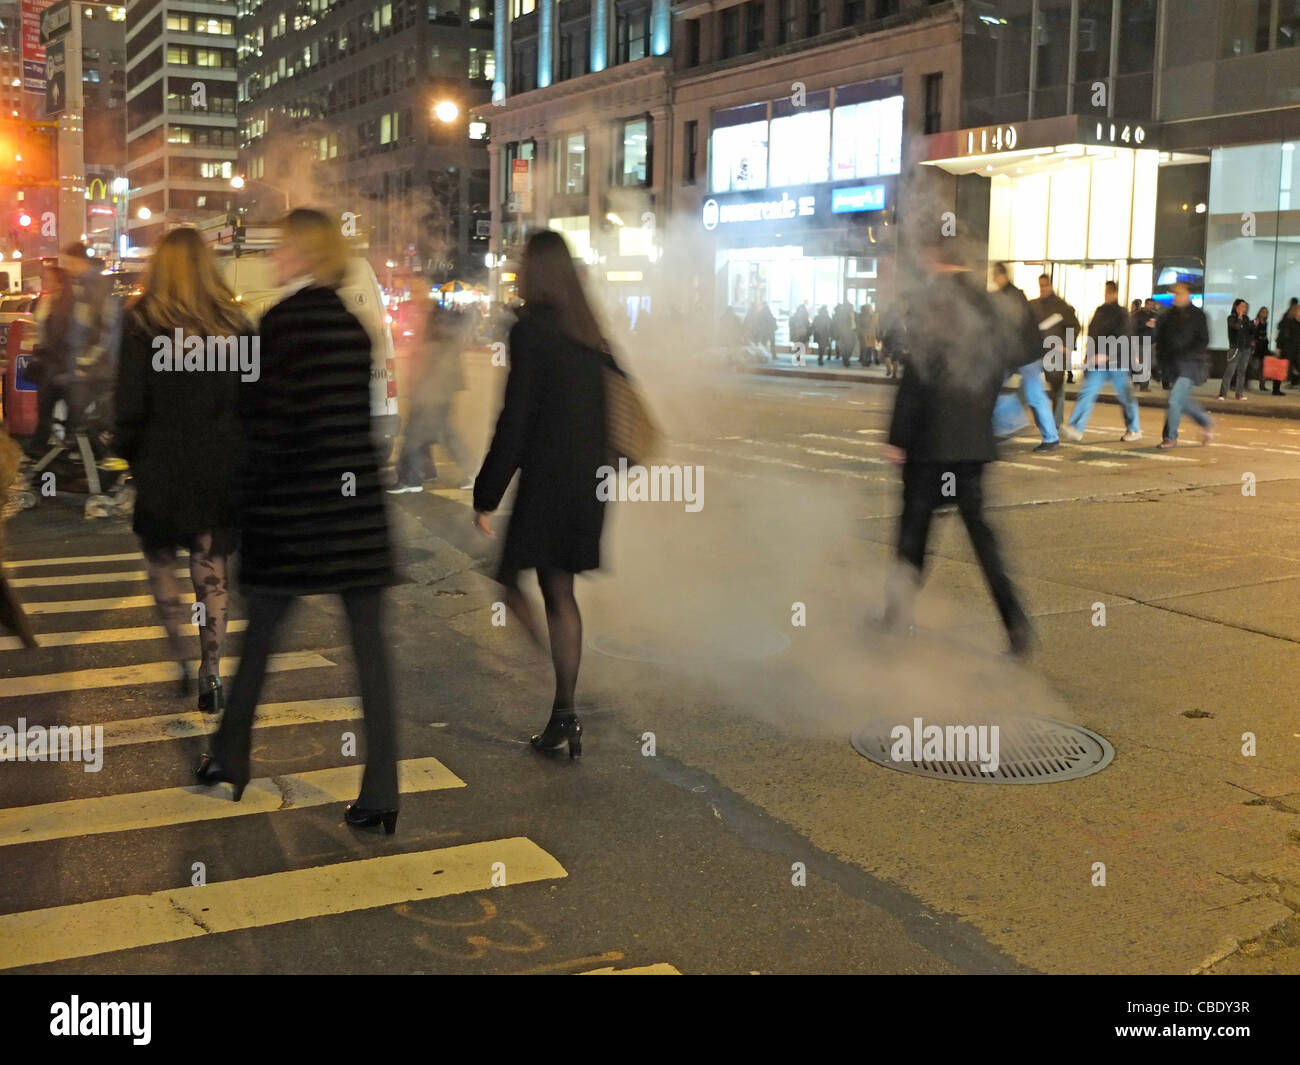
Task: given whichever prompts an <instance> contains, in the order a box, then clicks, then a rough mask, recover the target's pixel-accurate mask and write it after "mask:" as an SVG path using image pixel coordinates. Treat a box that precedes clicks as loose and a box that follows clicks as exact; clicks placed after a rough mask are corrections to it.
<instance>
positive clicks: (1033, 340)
mask: <svg viewBox="0 0 1300 1065" xmlns="http://www.w3.org/2000/svg"><path fill="white" fill-rule="evenodd" d="M993 304H994V306H995V307H997V308H998V310H999V311H1000V312H1001V314H1002V317H1003V330H1004V333H1005V335H1006V336H1007V337H1008V338H1009V343H1011V344H1017V345H1019V347H1020V353H1021V357H1023V358H1024V363H1023V364H1022V365H1021V366H1019V367H1018V370H1019V373H1020V398H1021V400H1022V401H1023V402H1024V404H1025V406H1027V407H1028V408H1029V411H1030V413H1031V414H1033V416H1034V422H1035V424H1036V425H1037V426H1038V432H1039V435H1040V436H1041V437H1042V440H1041V441H1040V442H1039V444H1038V446H1037V447H1035V448H1034V450H1035V451H1037V452H1047V451H1055V450H1056V449H1057V448H1059V447H1060V446H1061V437H1060V434H1059V433H1058V432H1057V428H1056V417H1055V415H1054V414H1053V413H1052V404H1051V401H1050V400H1049V399H1048V398H1047V392H1046V390H1045V389H1044V388H1043V357H1042V351H1043V349H1042V342H1041V341H1040V340H1039V338H1038V323H1037V322H1036V321H1035V319H1034V315H1033V312H1032V311H1031V310H1030V308H1029V300H1028V299H1026V298H1025V294H1024V292H1022V291H1021V290H1020V289H1019V288H1017V287H1016V286H1015V285H1013V284H1012V283H1011V275H1010V274H1009V273H1008V272H1007V266H1006V263H994V264H993ZM1008 354H1010V353H1008ZM1017 424H1019V423H1018V422H1017Z"/></svg>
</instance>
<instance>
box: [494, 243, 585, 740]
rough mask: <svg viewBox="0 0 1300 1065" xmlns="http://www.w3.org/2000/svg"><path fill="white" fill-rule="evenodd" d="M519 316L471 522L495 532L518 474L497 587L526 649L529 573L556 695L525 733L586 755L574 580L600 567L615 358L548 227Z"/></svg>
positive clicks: (538, 640)
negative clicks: (543, 718)
mask: <svg viewBox="0 0 1300 1065" xmlns="http://www.w3.org/2000/svg"><path fill="white" fill-rule="evenodd" d="M519 286H520V288H519V291H520V293H521V294H522V295H523V298H524V313H523V315H522V317H521V318H520V320H519V323H518V324H517V325H516V326H515V327H514V329H512V330H511V332H510V375H509V377H508V379H507V381H506V392H505V399H504V402H503V404H502V407H501V414H500V416H499V417H498V418H497V424H496V431H495V433H494V434H493V436H492V445H491V447H490V448H489V450H488V454H487V458H485V459H484V460H483V468H482V469H481V470H480V471H479V475H478V478H477V480H476V481H475V482H474V510H475V523H476V524H477V526H478V528H479V529H480V531H482V532H483V533H484V534H485V535H487V536H494V535H495V533H494V532H493V529H492V523H491V521H490V520H489V518H488V515H489V514H491V513H492V511H494V510H496V509H497V507H498V506H499V505H500V503H501V498H502V496H503V495H504V494H505V491H506V488H507V486H508V485H509V484H510V481H511V479H512V478H513V477H514V475H515V472H516V471H519V490H518V493H517V495H516V497H515V503H514V511H513V513H512V514H511V516H510V523H509V526H508V527H507V530H506V536H505V546H504V548H503V550H502V554H501V563H500V566H499V568H498V571H497V580H498V581H500V583H501V584H503V585H504V586H505V589H506V592H505V603H506V606H507V607H508V608H509V609H510V610H511V611H512V612H513V613H514V615H515V616H516V617H517V618H518V619H519V621H520V623H521V624H522V625H523V628H524V631H525V632H526V633H527V634H528V636H529V637H530V638H531V639H532V641H533V643H534V644H535V645H536V646H538V647H542V646H544V645H543V641H542V633H541V628H540V626H539V624H538V622H537V620H536V617H535V614H534V611H533V608H532V606H531V604H530V603H529V601H528V598H527V596H525V595H524V594H523V592H522V590H521V589H520V587H519V575H520V573H522V572H524V571H525V570H536V571H537V582H538V584H539V585H540V586H541V592H542V600H543V602H544V603H545V606H546V626H547V630H548V632H549V634H550V644H551V662H552V665H553V666H554V669H555V699H554V701H553V702H552V703H551V716H550V719H549V720H548V721H547V723H546V727H545V728H544V729H543V730H542V731H541V732H539V733H537V734H536V735H534V736H533V737H532V741H531V742H532V745H533V747H534V748H535V749H537V750H539V751H546V752H553V751H558V750H560V749H562V748H563V747H565V746H566V745H567V746H568V749H569V757H570V758H576V757H578V756H579V755H580V754H581V753H582V723H581V722H580V721H579V720H578V715H577V712H576V709H575V702H574V697H575V692H576V689H577V684H578V668H579V666H580V664H581V661H582V615H581V614H580V613H579V610H578V601H577V599H576V598H575V597H574V594H573V578H574V575H575V574H577V573H584V572H586V571H588V570H593V569H598V568H599V567H600V540H601V530H602V528H603V526H604V520H605V504H604V502H602V500H601V499H600V497H599V496H598V494H597V491H596V486H597V484H598V483H599V481H600V474H599V472H598V471H599V469H600V467H601V466H603V465H605V463H606V462H607V461H608V458H607V456H606V431H605V373H606V368H607V366H608V365H609V363H610V361H611V358H610V356H609V354H608V349H607V345H606V341H605V338H604V336H603V335H602V332H601V329H600V326H599V325H598V324H597V321H596V317H595V315H594V314H593V313H592V311H591V306H590V304H589V303H588V301H587V296H586V294H585V293H584V292H583V288H582V283H581V282H580V281H579V279H578V275H577V272H576V271H575V270H574V268H573V259H572V253H571V252H570V250H569V247H568V245H567V244H566V243H565V241H564V238H563V237H562V236H561V235H560V234H559V233H556V232H554V231H553V230H549V229H547V230H540V231H538V232H535V233H534V234H533V235H532V236H530V237H529V238H528V243H527V244H526V245H525V247H524V253H523V259H522V262H521V266H520V282H519Z"/></svg>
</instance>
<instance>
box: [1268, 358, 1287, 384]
mask: <svg viewBox="0 0 1300 1065" xmlns="http://www.w3.org/2000/svg"><path fill="white" fill-rule="evenodd" d="M1290 369H1291V363H1290V362H1289V361H1288V360H1287V359H1282V358H1279V357H1277V356H1276V355H1265V356H1264V370H1263V374H1264V380H1265V381H1285V380H1286V377H1287V374H1288V373H1289V372H1290Z"/></svg>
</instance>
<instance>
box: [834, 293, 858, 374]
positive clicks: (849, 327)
mask: <svg viewBox="0 0 1300 1065" xmlns="http://www.w3.org/2000/svg"><path fill="white" fill-rule="evenodd" d="M831 334H832V336H833V338H834V340H835V354H836V355H838V356H839V359H840V363H841V364H842V365H843V366H844V367H845V368H846V369H847V368H848V366H849V364H850V363H851V362H852V361H853V351H854V348H856V347H857V343H858V329H857V325H856V323H855V321H854V318H853V308H852V307H850V306H849V303H848V301H847V300H845V301H844V302H842V303H841V304H840V305H839V306H838V307H836V308H835V314H834V315H833V316H832V317H831Z"/></svg>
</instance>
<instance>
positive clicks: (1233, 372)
mask: <svg viewBox="0 0 1300 1065" xmlns="http://www.w3.org/2000/svg"><path fill="white" fill-rule="evenodd" d="M1254 350H1255V323H1254V321H1253V320H1252V319H1251V317H1250V305H1249V304H1248V303H1247V302H1246V301H1245V300H1243V299H1236V300H1233V301H1232V313H1231V314H1230V315H1228V361H1227V363H1226V365H1225V366H1224V368H1223V381H1222V383H1220V385H1219V398H1220V399H1227V398H1228V388H1229V387H1231V388H1233V389H1234V391H1235V392H1236V396H1237V398H1238V399H1245V398H1246V370H1247V369H1248V368H1249V367H1250V355H1251V352H1252V351H1254Z"/></svg>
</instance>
